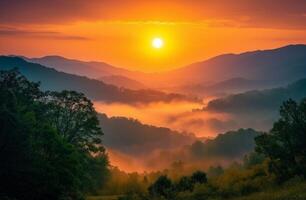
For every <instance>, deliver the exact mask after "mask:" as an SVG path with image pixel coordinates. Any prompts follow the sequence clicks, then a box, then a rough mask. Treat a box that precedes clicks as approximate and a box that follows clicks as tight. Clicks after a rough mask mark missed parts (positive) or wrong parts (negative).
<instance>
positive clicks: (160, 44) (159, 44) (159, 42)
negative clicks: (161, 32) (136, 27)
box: [152, 38, 164, 49]
mask: <svg viewBox="0 0 306 200" xmlns="http://www.w3.org/2000/svg"><path fill="white" fill-rule="evenodd" d="M163 45H164V41H163V40H162V39H161V38H154V39H153V40H152V46H153V47H154V48H156V49H159V48H161V47H163Z"/></svg>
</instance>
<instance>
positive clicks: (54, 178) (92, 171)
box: [0, 70, 108, 200]
mask: <svg viewBox="0 0 306 200" xmlns="http://www.w3.org/2000/svg"><path fill="white" fill-rule="evenodd" d="M38 86H39V84H36V83H32V82H30V81H28V80H27V79H26V78H25V77H24V76H22V75H21V74H20V73H19V72H18V71H16V70H12V71H7V72H0V97H1V98H0V123H1V125H0V163H1V165H0V185H1V187H0V199H3V198H8V199H24V200H40V199H46V200H48V199H50V200H51V199H52V200H54V199H55V200H56V199H62V200H64V199H76V200H77V199H83V196H84V194H85V193H86V192H89V191H91V190H94V189H96V188H97V187H100V185H101V184H102V181H103V180H104V179H105V175H106V174H107V166H108V161H107V157H106V155H105V154H104V152H99V153H98V154H97V155H96V156H92V154H90V153H89V151H84V149H82V150H81V149H80V146H81V145H80V144H85V145H84V146H85V147H87V146H89V145H90V144H89V143H75V142H73V141H76V140H73V141H72V140H71V141H69V140H66V139H65V138H64V137H63V133H64V131H63V130H60V129H56V128H55V126H54V125H53V124H51V123H50V121H51V120H53V119H54V118H52V117H51V115H50V116H49V117H47V115H48V114H49V113H53V112H55V111H56V110H58V109H60V108H58V107H56V106H50V104H49V103H46V102H45V101H44V100H45V99H46V97H47V96H48V98H50V97H51V96H50V93H48V94H47V95H46V94H45V93H43V92H41V91H40V90H39V88H38ZM80 96H82V95H80ZM50 99H51V98H50ZM79 103H80V102H78V101H76V102H75V106H76V107H79V106H80V105H79ZM59 104H61V105H65V104H66V101H65V100H62V102H61V103H60V101H59ZM86 106H88V107H89V108H88V109H92V108H90V107H91V106H92V105H91V104H87V105H86ZM66 111H69V109H67V110H66ZM75 112H76V113H75V114H76V115H78V114H81V113H84V112H83V111H82V110H81V111H80V112H79V113H78V111H75ZM78 116H79V115H78ZM91 117H92V118H94V117H95V116H94V115H91ZM82 119H84V118H82ZM63 120H64V119H63V118H59V119H58V121H59V122H58V123H62V122H63ZM74 123H76V122H75V121H73V120H72V121H71V124H74ZM69 124H70V122H69ZM69 124H68V126H69ZM72 127H73V126H72ZM78 128H79V129H81V130H82V129H83V125H79V126H78ZM84 128H86V130H85V129H84V130H82V131H83V132H82V133H84V134H85V132H86V134H87V135H88V137H89V138H92V137H91V133H92V132H94V131H95V129H94V128H92V126H88V127H84ZM82 133H80V132H78V138H82V137H83V138H87V137H86V136H83V135H82ZM70 134H73V132H72V131H71V132H70ZM90 141H93V140H89V141H87V142H90ZM92 145H96V144H95V143H94V142H93V143H92Z"/></svg>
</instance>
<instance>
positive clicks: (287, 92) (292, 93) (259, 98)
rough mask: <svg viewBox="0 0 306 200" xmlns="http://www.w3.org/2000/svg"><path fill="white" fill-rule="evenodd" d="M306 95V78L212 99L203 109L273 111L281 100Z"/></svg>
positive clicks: (232, 111) (248, 111) (237, 112)
mask: <svg viewBox="0 0 306 200" xmlns="http://www.w3.org/2000/svg"><path fill="white" fill-rule="evenodd" d="M305 97H306V79H301V80H299V81H296V82H294V83H292V84H289V85H288V86H287V87H280V88H274V89H267V90H254V91H248V92H245V93H240V94H235V95H230V96H227V97H224V98H219V99H215V100H212V101H210V102H209V103H208V105H207V107H206V108H204V110H207V111H215V112H229V113H236V114H239V113H250V114H251V113H253V114H254V112H255V113H257V112H275V111H277V110H278V108H279V107H280V105H281V104H282V102H283V101H285V100H287V99H289V98H292V99H295V100H300V99H302V98H305Z"/></svg>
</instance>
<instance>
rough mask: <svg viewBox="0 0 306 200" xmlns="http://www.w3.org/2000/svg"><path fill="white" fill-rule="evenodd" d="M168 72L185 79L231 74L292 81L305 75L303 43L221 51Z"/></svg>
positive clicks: (213, 78)
mask: <svg viewBox="0 0 306 200" xmlns="http://www.w3.org/2000/svg"><path fill="white" fill-rule="evenodd" d="M168 75H169V76H170V77H175V78H176V79H177V81H178V80H181V81H182V82H186V83H187V82H196V83H200V82H202V81H210V80H213V81H222V80H226V79H231V78H235V77H242V78H246V79H252V80H287V81H293V80H297V79H301V78H305V76H306V45H303V44H299V45H288V46H284V47H281V48H277V49H271V50H258V51H250V52H246V53H241V54H224V55H220V56H216V57H214V58H211V59H208V60H205V61H202V62H197V63H193V64H191V65H188V66H185V67H182V68H180V69H177V70H174V71H171V72H168Z"/></svg>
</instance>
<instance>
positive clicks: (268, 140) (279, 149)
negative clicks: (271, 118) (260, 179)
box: [256, 99, 306, 181]
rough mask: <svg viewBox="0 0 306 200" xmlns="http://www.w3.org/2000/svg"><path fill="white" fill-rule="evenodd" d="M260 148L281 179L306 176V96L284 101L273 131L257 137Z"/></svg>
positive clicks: (272, 170)
mask: <svg viewBox="0 0 306 200" xmlns="http://www.w3.org/2000/svg"><path fill="white" fill-rule="evenodd" d="M256 144H257V146H256V151H257V152H259V153H262V154H264V155H266V156H267V157H268V158H270V160H271V162H270V171H271V172H272V173H274V174H276V175H277V177H278V179H279V181H284V180H287V179H288V178H290V177H293V176H295V175H300V176H303V177H306V171H305V168H306V99H304V100H302V101H301V102H300V104H298V103H297V102H295V101H293V100H291V99H290V100H288V101H286V102H284V104H283V105H282V106H281V109H280V119H279V120H278V121H277V122H275V123H274V125H273V128H272V130H271V131H270V133H266V134H263V135H261V136H259V137H257V138H256Z"/></svg>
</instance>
